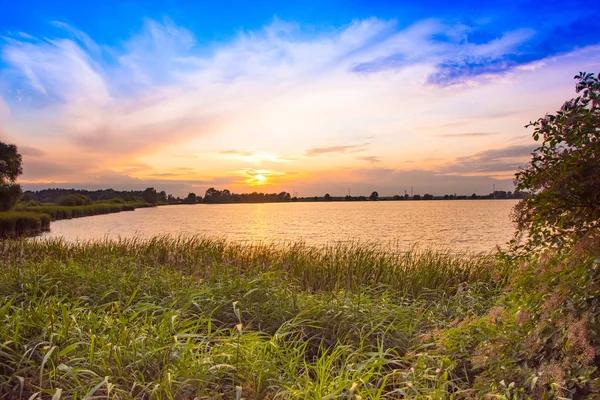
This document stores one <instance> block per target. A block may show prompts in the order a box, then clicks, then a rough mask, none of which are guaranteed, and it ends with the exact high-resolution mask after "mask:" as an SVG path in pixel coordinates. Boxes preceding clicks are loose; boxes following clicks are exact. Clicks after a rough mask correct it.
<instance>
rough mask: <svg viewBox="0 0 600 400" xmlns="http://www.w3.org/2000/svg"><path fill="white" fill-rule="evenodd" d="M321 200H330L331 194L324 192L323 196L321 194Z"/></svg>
mask: <svg viewBox="0 0 600 400" xmlns="http://www.w3.org/2000/svg"><path fill="white" fill-rule="evenodd" d="M323 200H325V201H331V195H330V194H329V193H325V196H323Z"/></svg>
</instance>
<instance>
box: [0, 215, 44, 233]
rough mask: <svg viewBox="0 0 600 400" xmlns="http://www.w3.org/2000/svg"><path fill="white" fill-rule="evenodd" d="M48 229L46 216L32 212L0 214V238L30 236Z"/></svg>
mask: <svg viewBox="0 0 600 400" xmlns="http://www.w3.org/2000/svg"><path fill="white" fill-rule="evenodd" d="M48 229H50V217H49V216H48V215H45V214H38V213H34V212H0V238H7V237H15V236H21V235H24V236H25V235H32V234H37V233H39V232H41V231H44V230H48Z"/></svg>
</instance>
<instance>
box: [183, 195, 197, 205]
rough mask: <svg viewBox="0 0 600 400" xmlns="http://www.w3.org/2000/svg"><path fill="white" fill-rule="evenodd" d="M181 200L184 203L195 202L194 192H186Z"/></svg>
mask: <svg viewBox="0 0 600 400" xmlns="http://www.w3.org/2000/svg"><path fill="white" fill-rule="evenodd" d="M183 201H184V202H186V203H189V204H195V203H196V193H194V192H190V193H188V195H187V197H186V198H185V199H183Z"/></svg>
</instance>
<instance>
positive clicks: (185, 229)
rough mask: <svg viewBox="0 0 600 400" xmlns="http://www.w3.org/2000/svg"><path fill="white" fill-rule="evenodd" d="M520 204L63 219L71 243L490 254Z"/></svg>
mask: <svg viewBox="0 0 600 400" xmlns="http://www.w3.org/2000/svg"><path fill="white" fill-rule="evenodd" d="M516 203H517V200H453V201H441V200H433V201H424V200H421V201H377V202H369V201H367V202H316V203H266V204H214V205H209V204H195V205H175V206H161V207H155V208H141V209H137V210H135V211H133V212H121V213H117V214H107V215H98V216H93V217H85V218H77V219H72V220H62V221H55V222H52V224H51V231H50V232H47V233H44V234H43V235H42V237H47V238H56V237H64V238H65V239H67V240H90V239H102V238H118V237H123V238H131V237H142V238H148V237H152V236H156V235H180V234H182V235H204V236H216V237H220V238H226V239H228V240H232V241H269V242H281V241H294V242H296V241H304V242H306V243H307V244H309V245H323V244H333V243H337V242H357V241H358V242H365V243H377V244H380V245H383V246H389V247H393V248H394V249H408V248H409V247H410V246H413V245H415V244H416V245H418V246H420V247H426V248H429V247H431V248H436V249H451V250H452V251H462V250H467V251H470V252H488V251H491V250H493V249H494V248H495V247H496V246H497V245H500V246H503V245H505V244H506V242H508V241H509V240H510V239H511V238H512V236H513V234H514V225H513V224H512V222H511V221H510V212H511V210H512V208H513V207H514V205H515V204H516Z"/></svg>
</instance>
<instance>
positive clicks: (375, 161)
mask: <svg viewBox="0 0 600 400" xmlns="http://www.w3.org/2000/svg"><path fill="white" fill-rule="evenodd" d="M356 159H357V160H360V161H366V162H368V163H371V164H373V165H375V164H379V163H380V162H381V158H380V157H376V156H363V157H356Z"/></svg>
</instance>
